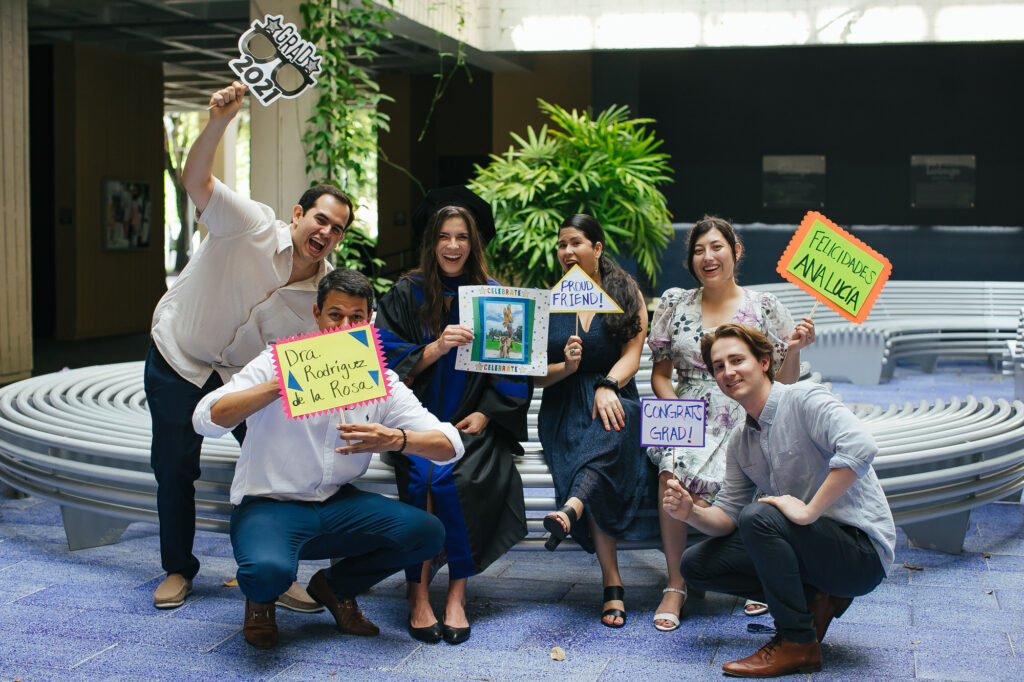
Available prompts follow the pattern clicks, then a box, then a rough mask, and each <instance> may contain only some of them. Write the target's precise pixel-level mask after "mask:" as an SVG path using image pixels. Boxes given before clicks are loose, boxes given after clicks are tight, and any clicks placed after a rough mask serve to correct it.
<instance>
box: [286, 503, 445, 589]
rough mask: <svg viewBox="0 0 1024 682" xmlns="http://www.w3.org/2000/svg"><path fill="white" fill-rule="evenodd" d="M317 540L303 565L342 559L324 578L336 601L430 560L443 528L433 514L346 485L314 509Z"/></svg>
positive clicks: (307, 550)
mask: <svg viewBox="0 0 1024 682" xmlns="http://www.w3.org/2000/svg"><path fill="white" fill-rule="evenodd" d="M318 511H319V514H320V526H321V534H320V537H317V538H315V539H313V540H311V541H310V542H309V543H308V544H307V545H306V546H305V547H304V548H303V549H302V551H301V554H300V558H302V559H326V558H336V557H344V558H343V559H342V560H341V561H339V562H337V563H335V564H334V565H333V566H331V568H330V569H329V570H328V572H327V578H328V580H329V582H330V584H331V587H332V589H333V590H334V593H335V595H337V596H338V598H339V599H348V598H350V597H354V596H356V595H357V594H361V593H362V592H365V591H366V590H368V589H369V588H371V587H373V586H374V585H376V584H377V583H379V582H380V581H381V580H383V579H384V578H386V577H388V576H389V575H391V574H392V573H395V572H396V571H399V570H401V569H403V568H405V567H407V566H409V565H411V564H417V563H421V562H423V561H425V560H427V559H429V558H430V557H432V556H434V555H435V554H437V553H438V552H439V551H440V550H441V546H442V545H443V544H444V526H443V525H442V524H441V521H440V520H439V519H438V518H437V517H436V516H434V515H433V514H428V513H427V512H425V511H423V510H422V509H417V508H416V507H413V506H412V505H408V504H405V503H404V502H399V501H397V500H392V499H389V498H387V497H384V496H383V495H378V494H376V493H368V492H365V491H362V490H359V489H357V488H355V487H354V486H352V485H346V486H343V487H342V488H341V490H339V491H338V492H337V493H335V494H334V495H333V496H332V497H331V498H330V499H329V500H326V501H325V502H323V503H320V504H319V505H318Z"/></svg>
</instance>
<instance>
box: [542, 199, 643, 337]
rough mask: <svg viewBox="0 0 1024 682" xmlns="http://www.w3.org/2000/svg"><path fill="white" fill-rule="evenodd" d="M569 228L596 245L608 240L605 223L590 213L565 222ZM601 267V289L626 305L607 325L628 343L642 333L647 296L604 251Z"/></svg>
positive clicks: (579, 214)
mask: <svg viewBox="0 0 1024 682" xmlns="http://www.w3.org/2000/svg"><path fill="white" fill-rule="evenodd" d="M566 227H574V228H576V229H577V230H579V231H580V232H582V233H583V236H585V237H586V238H587V239H589V240H590V241H591V243H593V244H597V243H598V242H601V244H605V241H604V230H603V229H602V228H601V223H599V222H597V220H595V219H594V218H593V217H592V216H589V215H587V214H586V213H577V214H575V215H571V216H569V217H568V218H566V219H565V221H563V222H562V224H561V226H559V228H558V229H559V230H562V229H563V228H566ZM597 266H598V268H599V269H600V271H601V288H602V289H604V291H605V293H606V294H608V295H609V296H611V298H612V300H613V301H615V302H616V303H618V304H619V307H620V308H622V314H621V315H620V314H615V315H608V316H606V317H605V318H603V319H604V326H605V327H606V328H607V329H608V333H610V334H611V335H612V338H614V339H615V340H617V341H619V342H620V343H626V342H627V341H629V340H630V339H632V338H633V337H634V336H636V335H637V334H639V333H640V330H641V329H642V327H641V326H640V302H641V301H642V300H643V295H642V294H641V293H640V286H639V285H638V284H637V283H636V280H634V279H633V278H632V277H631V276H630V274H629V273H628V272H626V271H625V270H623V269H622V268H621V267H619V264H618V263H616V262H615V261H613V260H612V259H611V258H610V257H608V256H606V255H605V252H604V251H603V250H602V251H601V256H600V257H599V258H598V259H597Z"/></svg>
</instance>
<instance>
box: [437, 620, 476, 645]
mask: <svg viewBox="0 0 1024 682" xmlns="http://www.w3.org/2000/svg"><path fill="white" fill-rule="evenodd" d="M469 630H470V626H468V625H467V626H466V627H464V628H456V627H452V626H451V625H445V624H444V623H442V624H441V634H442V636H443V637H444V641H446V642H448V643H449V644H462V643H463V642H465V641H466V640H467V639H469Z"/></svg>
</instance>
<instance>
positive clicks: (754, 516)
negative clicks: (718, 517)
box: [682, 502, 885, 642]
mask: <svg viewBox="0 0 1024 682" xmlns="http://www.w3.org/2000/svg"><path fill="white" fill-rule="evenodd" d="M682 572H683V577H684V578H685V579H686V582H687V583H688V584H689V585H690V586H691V587H695V588H697V589H699V590H711V591H712V592H724V593H726V594H733V595H736V596H738V597H743V598H745V599H755V600H757V601H761V602H764V603H766V604H768V610H769V611H771V614H772V617H773V618H774V619H775V628H776V630H777V631H778V632H779V634H781V635H782V636H783V637H784V638H785V639H787V640H789V641H791V642H810V641H813V640H814V639H815V633H814V623H813V618H812V616H811V613H810V612H809V611H808V610H807V602H808V601H809V599H810V598H811V597H812V596H813V595H814V593H815V592H817V591H819V590H821V591H824V592H828V593H829V594H833V595H836V596H839V597H858V596H860V595H862V594H867V593H868V592H870V591H871V590H873V589H875V587H876V586H877V585H878V583H880V582H882V579H883V578H885V571H884V569H883V568H882V562H881V560H880V559H879V558H878V552H876V551H875V548H874V546H873V545H872V544H871V541H870V540H869V539H868V536H867V535H865V534H864V532H863V531H861V530H860V529H858V528H855V527H853V526H845V525H843V524H840V523H837V522H835V521H833V520H831V519H827V518H824V517H823V518H820V519H818V520H817V521H815V522H814V523H812V524H810V525H807V526H798V525H797V524H795V523H793V522H792V521H790V520H789V519H787V518H786V517H785V516H784V515H783V514H782V512H780V511H779V510H778V509H776V508H775V507H773V506H772V505H770V504H765V503H764V502H753V503H751V504H749V505H747V506H746V507H744V508H743V510H742V511H741V512H740V515H739V522H738V524H737V529H736V531H735V532H733V533H731V534H730V535H726V536H724V537H720V538H711V539H708V540H705V541H704V542H701V543H700V544H697V545H694V546H693V547H691V548H690V549H688V550H686V552H685V553H684V554H683V562H682Z"/></svg>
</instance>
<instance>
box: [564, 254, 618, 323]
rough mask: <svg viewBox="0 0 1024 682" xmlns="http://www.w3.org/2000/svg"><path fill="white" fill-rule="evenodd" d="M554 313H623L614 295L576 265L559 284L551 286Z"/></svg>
mask: <svg viewBox="0 0 1024 682" xmlns="http://www.w3.org/2000/svg"><path fill="white" fill-rule="evenodd" d="M549 312H552V313H621V312H622V308H620V307H619V304H618V303H616V302H615V301H613V300H612V297H611V296H609V295H608V294H606V293H605V292H604V289H602V288H601V287H599V286H598V285H597V282H595V281H594V280H592V279H591V278H590V275H588V274H587V273H585V272H583V268H581V267H580V266H578V265H574V266H572V267H571V268H569V272H567V273H565V276H563V277H562V279H560V280H558V284H556V285H555V286H553V287H552V288H551V307H550V309H549Z"/></svg>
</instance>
